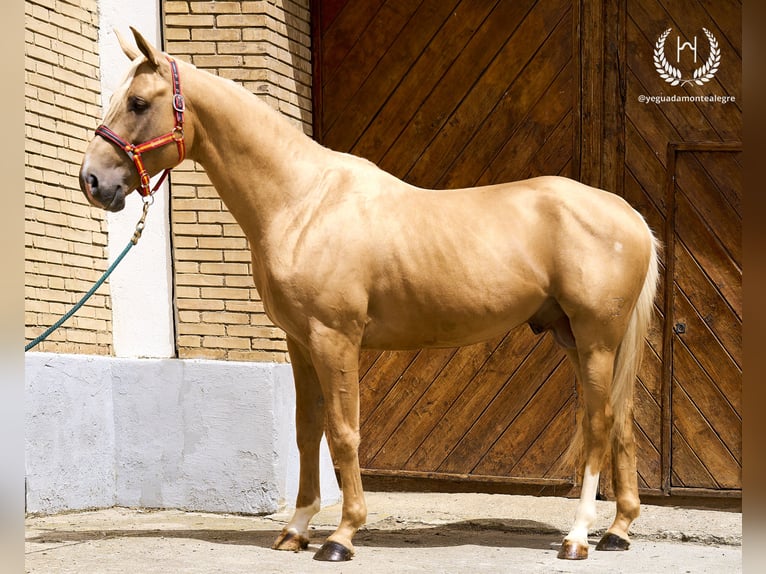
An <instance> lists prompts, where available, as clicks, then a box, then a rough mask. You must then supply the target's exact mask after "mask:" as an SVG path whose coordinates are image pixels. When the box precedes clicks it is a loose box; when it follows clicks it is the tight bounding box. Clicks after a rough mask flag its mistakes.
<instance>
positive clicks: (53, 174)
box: [24, 0, 112, 354]
mask: <svg viewBox="0 0 766 574" xmlns="http://www.w3.org/2000/svg"><path fill="white" fill-rule="evenodd" d="M25 11H26V23H25V24H26V25H25V58H24V64H25V70H26V72H25V74H26V82H25V89H26V99H25V130H26V134H25V140H26V142H25V189H24V191H25V207H26V211H25V266H26V268H25V286H26V297H25V324H26V332H25V335H26V337H27V339H28V340H29V339H32V338H34V337H36V336H37V335H39V334H40V333H41V332H42V331H43V330H44V329H45V328H47V327H48V326H50V325H51V324H53V323H54V322H55V321H56V320H57V319H58V318H59V317H60V316H61V315H62V314H63V313H64V312H66V311H67V310H68V309H69V308H70V307H71V306H72V305H73V304H74V303H75V302H77V300H79V298H80V297H81V295H82V294H83V293H85V292H86V291H87V290H88V289H89V288H90V287H91V286H92V285H93V283H94V282H95V281H96V280H97V279H98V277H100V275H101V273H103V271H104V269H105V267H106V260H107V253H106V222H105V219H104V215H103V213H102V212H101V211H100V210H98V209H96V208H92V207H90V206H89V205H88V203H87V201H86V200H85V198H84V197H83V195H82V193H81V192H80V188H79V184H78V182H77V174H78V170H79V167H80V161H81V159H82V153H83V151H84V150H85V146H86V144H87V141H88V140H89V139H90V138H91V135H92V133H93V131H92V130H93V129H94V128H95V127H96V125H97V121H98V118H100V117H101V100H100V97H101V96H100V93H101V86H100V83H99V58H98V28H97V25H98V14H97V3H96V0H26V2H25ZM109 306H110V302H109V286H108V284H105V285H103V286H102V287H101V288H100V289H99V291H98V293H97V294H96V295H94V296H93V297H92V298H91V299H90V301H89V302H88V303H87V304H86V305H85V306H84V307H83V308H82V309H80V311H78V313H77V314H76V315H75V316H74V317H72V318H71V319H69V321H68V322H67V323H66V324H65V325H64V326H63V327H61V328H60V329H59V330H58V331H56V332H55V333H54V334H53V335H51V337H50V338H49V339H48V340H47V341H45V342H43V343H41V344H40V346H38V347H37V348H36V350H42V351H54V352H66V353H94V354H109V353H111V341H112V338H111V311H110V309H109Z"/></svg>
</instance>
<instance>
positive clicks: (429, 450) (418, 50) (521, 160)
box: [312, 0, 743, 494]
mask: <svg viewBox="0 0 766 574" xmlns="http://www.w3.org/2000/svg"><path fill="white" fill-rule="evenodd" d="M312 16H316V17H317V18H318V22H317V23H316V24H315V26H314V30H315V32H316V33H317V34H319V37H318V38H317V41H316V42H315V45H316V46H317V51H316V52H315V61H316V65H315V76H314V81H315V88H314V89H315V94H316V96H315V103H316V107H315V117H316V120H315V136H316V137H317V139H318V140H319V141H320V142H321V143H323V144H325V145H327V146H329V147H332V148H334V149H337V150H339V151H349V152H352V153H355V154H357V155H361V156H363V157H366V158H368V159H370V160H372V161H374V162H376V163H378V165H380V166H381V167H382V168H383V169H386V170H387V171H390V172H392V173H393V174H395V175H397V176H398V177H401V178H403V179H405V180H406V181H409V182H410V183H413V184H415V185H419V186H423V187H435V188H449V187H468V186H472V185H484V184H492V183H498V182H501V181H509V180H516V179H523V178H528V177H534V176H537V175H542V174H561V175H567V176H570V177H575V178H579V176H580V166H583V168H582V169H583V170H584V171H583V173H584V174H586V175H587V177H589V178H593V181H588V183H592V184H594V185H599V181H601V182H602V183H603V182H604V181H606V182H608V183H609V186H610V188H611V187H612V186H613V187H614V189H610V190H611V191H616V192H618V193H621V194H622V195H623V196H624V197H625V198H626V199H627V200H628V201H629V202H630V203H631V204H632V205H633V206H634V207H635V208H636V209H637V210H638V211H640V212H641V213H642V214H643V215H644V217H645V218H646V220H647V222H648V223H649V224H650V226H651V227H652V228H653V229H654V231H655V232H656V234H657V236H658V237H659V239H660V240H661V242H662V243H663V245H664V246H665V249H664V250H663V251H662V252H661V254H660V266H661V269H660V271H661V284H660V287H659V289H658V296H657V299H656V301H655V304H656V319H655V321H654V322H653V324H652V326H651V328H650V331H649V334H648V336H647V341H646V351H645V358H644V362H643V365H642V368H641V371H640V373H639V376H638V379H637V382H636V388H635V413H634V425H635V432H636V435H637V449H638V471H639V484H640V486H641V488H643V489H646V490H647V491H651V492H653V493H659V492H664V493H666V494H672V493H673V492H674V491H675V489H682V490H683V492H687V491H688V489H693V490H698V491H704V492H705V493H708V494H709V493H712V492H715V491H721V490H724V491H731V490H736V489H738V488H740V474H741V371H742V366H743V365H742V330H741V321H742V316H743V315H742V294H741V274H742V248H741V240H740V237H741V219H742V181H741V171H742V166H741V163H742V162H741V154H740V153H731V151H732V150H731V148H729V149H727V150H725V153H721V151H720V150H718V149H714V148H711V147H710V146H707V147H706V146H702V147H697V148H688V150H687V151H684V150H686V149H687V148H683V146H681V147H678V146H677V145H676V144H678V143H679V142H681V143H683V142H711V143H712V142H736V141H739V140H740V139H741V133H742V106H741V102H740V99H741V94H740V92H739V90H740V85H741V52H742V41H741V4H740V3H739V2H736V1H735V0H724V1H722V2H716V3H710V2H708V1H706V0H680V2H675V3H669V2H663V1H660V0H649V1H647V2H644V1H642V0H620V1H619V2H617V3H606V2H605V3H603V4H598V3H595V4H594V3H582V2H573V1H572V0H520V1H514V2H505V1H501V0H447V1H440V0H420V1H417V2H405V1H404V0H373V1H371V2H349V1H347V0H313V4H312ZM703 27H705V28H707V29H709V30H710V31H711V32H712V33H713V34H714V35H715V37H716V39H717V41H718V43H719V47H720V49H721V58H722V59H721V65H720V67H719V69H718V71H717V72H716V74H715V77H714V78H713V79H712V80H711V81H710V82H708V83H706V84H705V86H702V87H696V86H694V85H684V86H677V87H672V86H670V85H669V84H668V83H667V82H665V81H664V80H663V79H662V78H661V77H660V76H659V74H658V73H657V70H656V66H655V64H654V61H653V53H654V49H655V46H656V42H657V39H658V38H659V35H660V34H662V33H663V32H664V31H665V30H666V29H668V28H672V29H673V32H672V35H673V36H672V38H671V40H672V39H673V38H675V36H674V35H675V34H678V35H679V36H680V37H683V38H684V39H689V38H693V37H694V36H695V35H696V36H697V38H698V45H699V54H698V55H699V58H701V59H703V60H704V59H706V58H707V57H708V53H709V47H708V40H707V37H706V36H705V35H704V33H703V32H702V28H703ZM601 33H603V37H599V36H598V34H601ZM594 39H595V41H593V40H594ZM602 49H603V52H601V53H598V50H602ZM666 51H667V53H668V54H670V51H671V49H670V40H668V44H667V50H666ZM668 57H670V56H668ZM586 66H596V68H594V69H603V71H604V74H603V85H592V80H593V79H594V78H596V79H599V78H600V76H599V75H598V74H595V73H593V70H592V69H590V68H588V69H586V68H585V67H586ZM599 66H603V68H599ZM599 81H600V80H599ZM671 93H677V94H682V95H683V94H691V95H695V94H702V93H704V94H709V93H716V94H728V95H735V96H737V101H736V102H733V103H730V104H726V105H722V104H706V103H699V102H696V103H695V102H684V103H677V104H673V103H666V104H661V105H660V104H655V103H651V104H646V103H643V102H639V97H640V96H642V95H655V94H671ZM598 122H602V124H599V123H598ZM591 124H592V125H591ZM600 137H603V138H604V139H603V142H602V145H594V142H593V141H592V140H593V138H596V140H598V138H600ZM674 146H676V147H674ZM724 147H726V146H724ZM668 149H671V150H676V151H677V153H676V151H674V152H672V153H673V154H676V155H672V154H671V153H666V150H668ZM679 150H680V151H679ZM602 152H603V157H602ZM596 155H598V157H591V156H596ZM586 168H587V169H586ZM599 178H600V179H599ZM671 178H674V179H671ZM669 182H670V183H669ZM671 188H672V194H671V195H669V191H668V190H669V189H671ZM679 323H683V324H684V325H685V326H686V329H687V330H686V332H685V333H682V334H675V333H674V332H673V327H674V326H675V325H676V324H679ZM563 359H564V354H563V353H562V352H561V351H560V350H559V349H558V348H556V347H555V346H554V345H552V344H551V341H550V340H548V339H547V338H546V337H543V338H539V337H535V336H533V335H532V334H531V333H530V331H529V329H528V328H526V327H524V326H522V327H519V328H517V329H515V330H514V331H512V332H511V333H509V334H507V335H506V336H504V337H501V338H498V339H497V340H494V341H488V342H486V343H483V344H479V345H473V346H470V347H465V348H460V349H446V350H421V351H408V352H388V351H387V352H383V353H381V352H376V351H365V352H363V353H362V357H361V359H360V377H361V424H362V445H361V447H360V462H361V465H362V467H363V469H364V472H366V473H374V472H376V471H380V472H386V473H391V474H394V475H397V473H398V474H400V475H401V476H416V475H418V473H420V474H426V475H427V476H428V477H429V478H433V477H440V476H443V477H449V478H452V479H454V478H455V477H458V478H459V479H461V480H471V479H472V477H473V479H475V480H479V481H480V482H479V483H481V481H486V480H491V481H502V480H504V479H508V480H512V479H513V480H516V481H518V480H527V481H528V485H536V484H554V485H559V484H561V479H562V478H565V479H566V480H571V479H572V471H573V469H569V470H567V471H561V469H557V467H556V460H558V458H559V457H560V456H561V454H562V452H563V451H564V449H565V448H566V446H567V445H568V442H569V439H570V437H571V434H572V432H573V430H574V425H575V410H576V408H575V407H576V403H577V393H576V387H575V381H574V376H573V374H572V372H571V367H570V366H569V365H568V363H567V362H566V361H564V360H563ZM565 475H566V476H565ZM606 477H607V480H608V475H606ZM546 480H549V481H551V482H550V483H545V481H546ZM557 480H558V482H556V481H557ZM539 481H543V482H542V483H541V482H539ZM479 483H477V487H478V484H479ZM602 484H604V483H602ZM556 488H558V486H556ZM606 490H607V491H608V489H606Z"/></svg>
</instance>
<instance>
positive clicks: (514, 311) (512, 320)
mask: <svg viewBox="0 0 766 574" xmlns="http://www.w3.org/2000/svg"><path fill="white" fill-rule="evenodd" d="M537 307H539V302H537V301H531V300H530V301H517V302H516V304H515V305H512V306H508V307H506V308H502V309H497V310H492V311H488V310H486V309H475V310H474V312H471V309H470V308H469V309H464V310H462V311H461V312H455V311H454V310H450V309H446V310H445V309H440V308H438V307H432V308H428V309H412V308H407V307H406V306H402V307H399V309H398V310H395V309H391V311H390V312H389V313H386V314H385V315H376V314H372V315H371V316H370V318H369V322H368V323H367V325H366V326H365V330H364V335H363V337H362V347H364V348H369V349H381V350H395V349H420V348H427V347H459V346H463V345H471V344H473V343H478V342H481V341H486V340H488V339H491V338H494V337H497V336H500V335H503V334H504V333H506V332H508V331H509V330H511V329H513V328H514V327H516V326H518V325H520V324H522V323H524V322H526V321H527V320H528V319H529V317H530V316H532V315H533V314H534V312H535V310H536V309H537Z"/></svg>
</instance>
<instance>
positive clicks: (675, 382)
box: [619, 0, 742, 496]
mask: <svg viewBox="0 0 766 574" xmlns="http://www.w3.org/2000/svg"><path fill="white" fill-rule="evenodd" d="M622 10H623V12H622V15H621V22H624V25H622V26H621V27H623V29H624V30H625V36H624V38H622V39H621V40H620V42H623V43H624V44H623V45H622V46H621V47H620V49H619V52H620V53H621V54H624V56H621V57H620V60H619V69H620V70H621V71H622V70H624V72H623V74H622V77H623V78H624V84H621V85H620V89H621V93H622V94H623V98H624V100H623V102H624V103H623V108H624V112H623V114H622V120H621V121H622V124H623V126H624V127H623V130H622V136H621V138H620V140H619V141H620V146H621V147H622V149H623V152H622V153H623V159H622V161H620V162H619V164H620V165H621V166H622V175H621V178H620V179H621V181H622V193H623V195H624V196H625V197H626V199H627V200H628V201H630V202H631V204H632V205H634V206H635V207H636V208H637V209H638V210H639V211H641V212H642V213H643V214H644V215H645V217H646V218H647V220H648V221H649V223H650V224H651V226H652V227H653V229H654V230H655V232H656V233H657V235H658V236H659V237H660V239H661V240H662V242H663V244H664V246H665V250H664V255H663V280H662V285H661V289H660V294H659V295H658V298H657V300H656V306H657V322H656V326H655V328H654V329H653V330H652V332H651V333H650V336H649V341H648V345H647V352H646V354H645V363H644V366H643V368H642V370H641V372H640V374H639V380H638V382H637V386H636V413H635V426H636V429H637V435H638V439H639V484H640V485H641V487H642V489H643V491H644V493H649V494H662V495H671V494H673V495H684V496H686V495H715V496H730V495H737V496H738V495H739V494H740V490H739V488H740V486H739V485H740V482H739V480H740V479H739V476H740V474H741V408H740V401H741V384H742V381H741V368H742V363H741V352H742V346H741V321H742V314H741V271H742V268H741V211H740V202H741V191H742V190H741V165H740V164H741V160H740V157H739V156H740V153H739V152H738V151H737V150H739V149H741V146H740V144H739V142H740V141H741V134H742V109H741V103H740V102H739V99H740V98H741V78H742V75H741V51H742V33H741V15H742V14H741V4H740V3H738V2H733V1H726V0H724V1H721V2H715V3H710V2H703V1H697V0H683V1H681V2H660V1H656V0H650V1H643V0H640V1H639V0H628V1H627V2H626V3H625V4H624V7H623V9H622ZM667 30H670V32H669V33H667V34H666V31H667ZM706 31H707V32H706ZM708 33H710V35H711V36H712V37H713V39H714V41H715V44H714V43H713V41H711V40H710V36H708ZM663 35H665V43H664V45H662V42H661V38H662V37H663ZM687 43H689V44H691V46H696V50H697V52H696V54H694V53H692V52H691V47H690V46H686V48H683V49H682V50H679V48H680V47H681V46H684V45H686V44H687ZM660 48H661V49H660ZM714 49H715V50H717V52H718V55H719V59H718V60H717V62H718V64H717V66H718V67H717V71H716V72H715V74H713V75H710V74H708V77H706V79H705V81H701V82H700V84H701V85H700V84H698V83H697V82H695V81H693V79H694V71H695V70H696V69H699V68H700V67H702V66H703V65H704V64H705V63H706V62H708V61H711V56H713V55H714V54H711V52H712V51H713V50H714ZM658 53H659V54H660V55H664V57H665V58H666V60H667V62H668V63H669V64H671V65H674V66H675V67H677V69H678V70H679V71H680V72H681V73H682V77H683V78H684V80H688V79H691V80H692V81H688V82H687V81H682V82H678V83H677V84H676V85H673V82H672V80H673V78H670V79H671V81H670V82H669V81H667V80H668V78H666V77H663V73H665V68H664V66H663V62H662V59H661V57H660V56H659V55H658ZM679 55H680V58H679ZM695 57H696V62H695ZM708 69H710V68H708ZM657 96H661V97H664V98H666V99H665V100H657V99H656V100H655V101H650V100H649V99H648V98H650V97H655V98H656V97H657ZM711 96H713V97H712V98H711ZM716 96H717V97H718V99H717V100H716V98H715V97H716ZM673 98H675V99H673ZM704 98H708V99H707V100H705V99H704ZM731 98H733V100H732V99H731Z"/></svg>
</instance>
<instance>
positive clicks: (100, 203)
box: [80, 169, 125, 211]
mask: <svg viewBox="0 0 766 574" xmlns="http://www.w3.org/2000/svg"><path fill="white" fill-rule="evenodd" d="M80 189H81V190H82V192H83V193H84V194H85V197H86V198H87V199H88V202H90V204H91V205H94V206H96V207H100V208H101V209H104V210H106V211H120V210H121V209H122V208H124V207H125V188H124V186H123V185H121V184H116V185H114V184H113V185H105V183H104V182H103V181H102V180H100V179H99V177H98V176H97V175H95V174H94V173H88V172H87V171H86V170H84V169H83V170H82V171H80Z"/></svg>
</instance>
